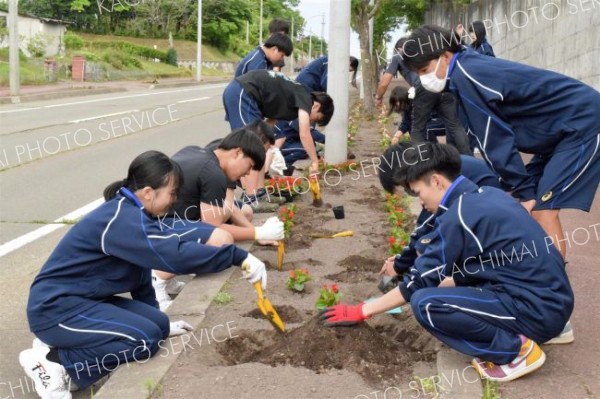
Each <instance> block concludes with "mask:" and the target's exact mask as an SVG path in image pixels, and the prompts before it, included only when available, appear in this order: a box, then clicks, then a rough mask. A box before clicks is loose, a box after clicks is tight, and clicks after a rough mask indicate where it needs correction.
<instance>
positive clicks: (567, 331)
mask: <svg viewBox="0 0 600 399" xmlns="http://www.w3.org/2000/svg"><path fill="white" fill-rule="evenodd" d="M573 341H575V334H573V327H572V326H571V321H570V320H569V321H567V324H565V328H563V330H562V331H561V332H560V334H558V335H557V336H556V337H554V338H552V339H551V340H550V341H547V342H545V344H546V345H562V344H570V343H571V342H573Z"/></svg>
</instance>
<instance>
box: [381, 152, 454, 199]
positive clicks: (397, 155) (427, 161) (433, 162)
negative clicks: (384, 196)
mask: <svg viewBox="0 0 600 399" xmlns="http://www.w3.org/2000/svg"><path fill="white" fill-rule="evenodd" d="M380 162H381V164H380V165H379V172H378V173H379V182H380V183H381V186H382V187H383V188H384V190H386V191H388V192H390V193H393V192H394V189H395V188H396V187H397V186H401V187H403V188H404V190H405V191H406V192H407V193H409V194H411V195H414V193H413V192H412V190H411V189H410V183H413V182H415V181H417V180H421V179H428V178H429V177H430V176H431V174H433V173H438V174H440V175H442V176H444V177H445V178H447V179H448V180H450V181H454V180H456V178H457V177H458V176H460V170H461V159H460V154H459V152H458V150H457V149H456V148H454V147H453V146H451V145H447V144H438V143H428V142H422V143H413V142H410V141H404V142H400V143H398V144H395V145H393V146H391V147H389V148H388V149H387V150H386V151H385V152H384V153H383V155H382V156H381V157H380Z"/></svg>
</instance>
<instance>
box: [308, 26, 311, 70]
mask: <svg viewBox="0 0 600 399" xmlns="http://www.w3.org/2000/svg"><path fill="white" fill-rule="evenodd" d="M311 61H312V29H310V30H309V31H308V62H311Z"/></svg>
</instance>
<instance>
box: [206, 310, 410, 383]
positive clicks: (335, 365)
mask: <svg viewBox="0 0 600 399" xmlns="http://www.w3.org/2000/svg"><path fill="white" fill-rule="evenodd" d="M267 334H268V336H267ZM217 350H218V351H219V353H221V355H222V356H223V357H224V358H225V360H226V361H227V362H229V363H230V364H231V365H235V364H241V363H249V362H258V363H263V364H267V365H271V366H276V365H279V364H289V365H292V366H295V367H305V368H308V369H310V370H314V371H316V372H317V373H322V372H324V371H325V370H328V369H348V370H352V371H354V372H356V373H358V374H360V375H361V376H362V377H363V378H364V380H365V381H366V382H367V383H368V384H370V385H372V386H374V387H377V388H381V387H385V386H389V384H393V383H395V382H396V381H398V380H399V379H400V378H403V377H407V376H408V375H409V374H410V372H411V370H410V365H411V364H412V362H413V359H414V358H415V357H419V356H420V354H418V353H411V354H409V353H407V352H411V351H412V352H414V351H413V350H412V349H410V348H408V347H405V346H404V345H403V344H401V343H399V342H397V341H394V340H391V339H388V338H386V337H385V336H382V335H381V334H379V333H378V332H377V331H376V330H375V329H374V328H373V327H371V326H369V324H367V323H362V324H359V325H356V326H353V327H336V328H329V327H325V326H323V325H322V324H321V322H320V321H319V319H318V318H316V317H313V318H312V319H311V320H309V321H308V322H307V323H306V324H304V325H302V326H301V327H298V328H295V329H293V330H291V331H290V332H288V333H286V334H279V333H273V332H268V333H267V332H265V331H240V332H239V338H237V339H233V340H228V341H225V342H223V343H221V344H219V346H218V347H217Z"/></svg>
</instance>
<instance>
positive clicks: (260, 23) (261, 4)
mask: <svg viewBox="0 0 600 399" xmlns="http://www.w3.org/2000/svg"><path fill="white" fill-rule="evenodd" d="M262 24H263V0H260V19H259V21H258V29H259V31H260V32H259V33H258V45H259V46H262V44H263V40H262V39H263V36H262V35H263V26H262Z"/></svg>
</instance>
